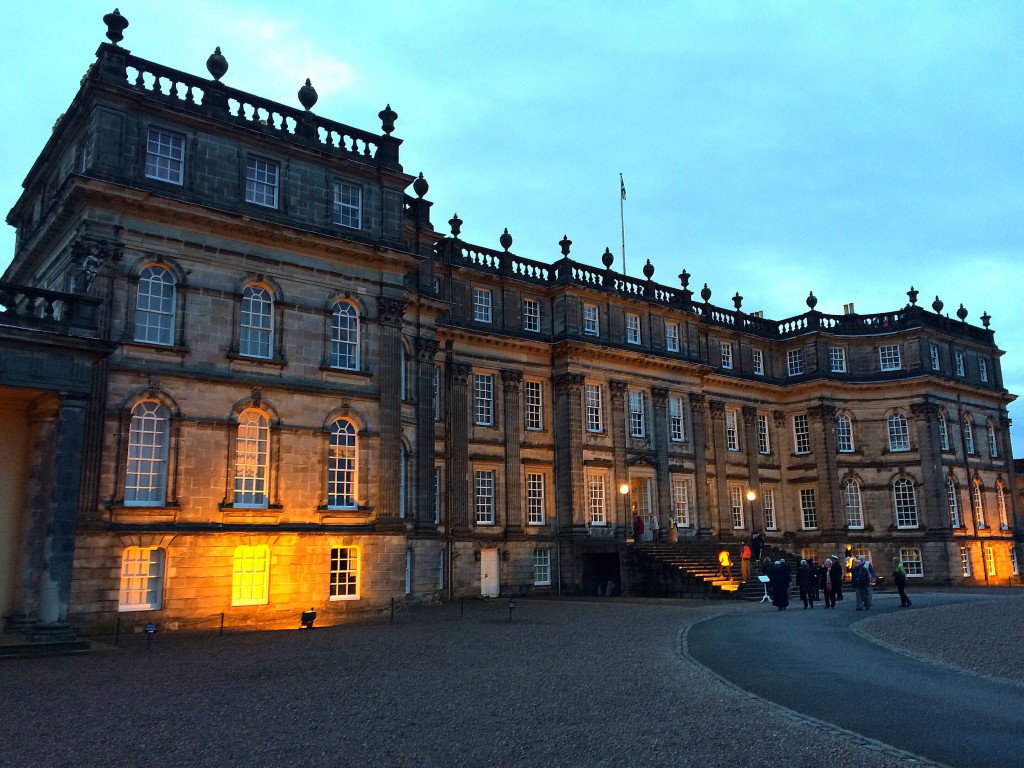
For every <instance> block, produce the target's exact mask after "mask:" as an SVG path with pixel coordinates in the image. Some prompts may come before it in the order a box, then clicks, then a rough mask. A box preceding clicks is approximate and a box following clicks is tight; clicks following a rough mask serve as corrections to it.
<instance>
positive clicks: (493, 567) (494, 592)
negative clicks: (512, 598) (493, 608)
mask: <svg viewBox="0 0 1024 768" xmlns="http://www.w3.org/2000/svg"><path fill="white" fill-rule="evenodd" d="M480 594H481V595H483V596H484V597H497V596H498V595H499V594H501V584H500V582H499V579H498V550H496V549H481V550H480Z"/></svg>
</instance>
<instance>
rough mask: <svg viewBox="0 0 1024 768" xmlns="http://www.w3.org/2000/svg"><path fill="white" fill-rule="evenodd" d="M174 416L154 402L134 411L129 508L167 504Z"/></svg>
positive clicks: (127, 485)
mask: <svg viewBox="0 0 1024 768" xmlns="http://www.w3.org/2000/svg"><path fill="white" fill-rule="evenodd" d="M169 427H170V413H169V412H168V410H167V408H166V407H165V406H163V405H161V404H160V403H157V402H154V401H152V400H145V401H143V402H141V403H139V404H138V405H136V406H135V407H134V408H132V420H131V424H130V425H129V426H128V467H127V470H126V472H125V481H124V503H125V504H126V505H129V506H160V505H162V504H164V503H166V501H167V464H168V461H167V456H168V445H169V443H170V440H169V435H170V428H169Z"/></svg>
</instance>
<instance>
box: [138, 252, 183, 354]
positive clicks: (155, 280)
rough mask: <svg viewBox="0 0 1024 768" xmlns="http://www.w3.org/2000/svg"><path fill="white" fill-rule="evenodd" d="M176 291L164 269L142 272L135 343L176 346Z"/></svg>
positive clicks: (155, 268) (172, 279) (150, 268)
mask: <svg viewBox="0 0 1024 768" xmlns="http://www.w3.org/2000/svg"><path fill="white" fill-rule="evenodd" d="M174 290H175V288H174V278H173V277H172V276H171V273H170V272H168V271H167V270H166V269H164V268H163V267H157V266H150V267H146V268H145V269H144V270H142V272H141V274H140V275H139V289H138V291H137V293H136V295H135V340H136V341H142V342H147V343H149V344H168V345H169V344H173V343H174Z"/></svg>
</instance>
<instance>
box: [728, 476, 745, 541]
mask: <svg viewBox="0 0 1024 768" xmlns="http://www.w3.org/2000/svg"><path fill="white" fill-rule="evenodd" d="M729 512H730V514H731V516H732V527H733V529H734V530H740V529H743V528H746V521H745V520H744V517H743V486H742V485H730V486H729Z"/></svg>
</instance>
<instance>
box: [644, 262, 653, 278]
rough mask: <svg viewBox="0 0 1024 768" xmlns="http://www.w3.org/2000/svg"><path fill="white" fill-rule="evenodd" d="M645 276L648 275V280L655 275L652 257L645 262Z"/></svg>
mask: <svg viewBox="0 0 1024 768" xmlns="http://www.w3.org/2000/svg"><path fill="white" fill-rule="evenodd" d="M644 277H646V278H647V279H648V280H650V279H651V278H652V277H654V265H653V264H651V260H650V259H648V260H647V263H646V264H644Z"/></svg>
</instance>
